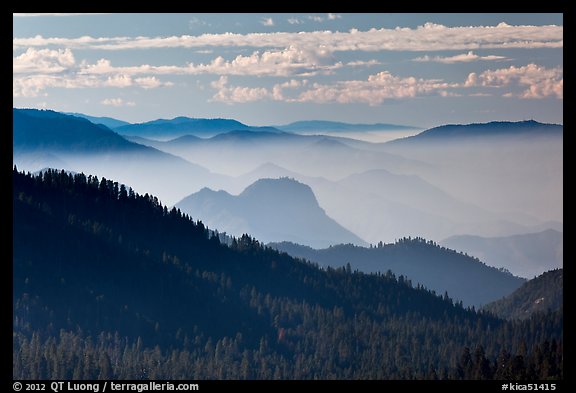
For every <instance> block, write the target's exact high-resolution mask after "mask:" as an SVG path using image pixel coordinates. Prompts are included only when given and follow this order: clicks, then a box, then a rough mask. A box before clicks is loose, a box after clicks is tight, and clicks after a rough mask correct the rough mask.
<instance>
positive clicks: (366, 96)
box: [297, 71, 458, 105]
mask: <svg viewBox="0 0 576 393" xmlns="http://www.w3.org/2000/svg"><path fill="white" fill-rule="evenodd" d="M454 87H458V85H457V84H450V83H447V82H444V81H442V80H440V79H422V78H415V77H404V78H403V77H399V76H394V75H392V74H391V73H389V72H388V71H383V72H379V73H377V74H375V75H370V76H369V77H368V79H367V80H349V81H340V82H336V83H333V84H325V85H323V84H319V83H314V84H313V85H312V88H311V89H309V90H306V91H304V92H303V93H302V94H301V95H300V96H299V98H298V100H297V101H299V102H314V103H331V102H333V103H341V104H350V103H366V104H369V105H378V104H381V103H383V102H384V101H386V100H393V99H401V98H414V97H416V96H421V95H429V94H434V93H438V94H440V93H439V92H440V91H445V89H448V88H454ZM442 94H443V95H446V93H442Z"/></svg>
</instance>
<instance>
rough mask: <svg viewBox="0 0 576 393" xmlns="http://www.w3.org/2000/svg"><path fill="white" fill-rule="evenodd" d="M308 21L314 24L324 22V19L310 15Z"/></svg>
mask: <svg viewBox="0 0 576 393" xmlns="http://www.w3.org/2000/svg"><path fill="white" fill-rule="evenodd" d="M308 19H310V20H311V21H313V22H318V23H320V22H324V18H323V17H321V16H318V15H308Z"/></svg>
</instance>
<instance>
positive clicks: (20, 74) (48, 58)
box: [12, 48, 171, 97]
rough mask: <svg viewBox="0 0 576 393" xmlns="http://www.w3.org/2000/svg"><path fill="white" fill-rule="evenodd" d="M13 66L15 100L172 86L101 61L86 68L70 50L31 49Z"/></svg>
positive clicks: (20, 56)
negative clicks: (59, 91)
mask: <svg viewBox="0 0 576 393" xmlns="http://www.w3.org/2000/svg"><path fill="white" fill-rule="evenodd" d="M12 62H13V79H12V91H13V95H14V97H36V96H38V95H40V94H43V92H44V90H46V89H48V88H64V89H78V88H97V87H115V88H126V87H131V86H134V87H140V88H143V89H151V88H156V87H160V86H170V85H171V83H170V82H161V81H160V80H158V79H157V78H156V77H154V76H143V77H139V78H135V79H134V78H133V77H132V76H131V75H130V74H129V73H123V72H115V71H114V69H113V67H112V66H111V64H110V62H109V61H106V60H102V61H99V62H98V63H96V64H95V65H87V64H86V63H85V62H82V63H80V64H78V63H77V62H76V60H75V58H74V55H73V53H72V51H71V50H70V49H64V50H63V49H58V50H51V49H40V50H37V49H34V48H28V50H26V52H24V53H22V54H20V55H19V56H16V57H13V59H12ZM90 70H92V71H96V72H90ZM105 71H107V72H105ZM44 94H45V93H44Z"/></svg>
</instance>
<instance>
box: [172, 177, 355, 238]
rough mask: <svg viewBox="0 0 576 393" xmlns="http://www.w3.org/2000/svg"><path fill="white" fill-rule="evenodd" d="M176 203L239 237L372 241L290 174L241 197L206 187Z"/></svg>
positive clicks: (248, 189) (267, 181)
mask: <svg viewBox="0 0 576 393" xmlns="http://www.w3.org/2000/svg"><path fill="white" fill-rule="evenodd" d="M176 207H178V208H179V209H181V210H182V211H183V212H186V213H188V214H189V215H191V216H192V217H196V218H199V219H201V220H202V221H203V222H205V223H206V224H207V225H208V226H210V227H211V228H218V229H219V230H221V231H226V232H227V233H230V234H233V235H237V236H239V235H242V234H243V233H247V234H250V235H252V236H255V237H257V238H258V239H260V240H262V241H264V242H271V241H283V240H290V241H298V242H301V243H304V244H309V245H312V246H316V247H327V246H328V245H331V244H338V243H354V244H366V243H365V242H364V241H363V240H362V239H360V238H359V237H358V236H356V235H355V234H353V233H352V232H350V231H349V230H347V229H345V228H344V227H342V226H341V225H340V224H338V223H337V222H336V221H334V220H333V219H332V218H330V217H328V216H327V215H326V213H325V212H324V210H323V209H322V208H321V207H320V206H319V205H318V202H317V200H316V197H315V195H314V193H313V192H312V190H311V189H310V187H309V186H307V185H305V184H302V183H300V182H298V181H296V180H293V179H289V178H280V179H260V180H258V181H256V182H255V183H253V184H251V185H250V186H248V187H246V189H245V190H244V191H243V192H242V193H241V194H239V195H238V196H234V195H230V194H228V193H227V192H225V191H212V190H210V189H207V188H205V189H202V190H201V191H199V192H197V193H195V194H192V195H190V196H188V197H186V198H184V199H183V200H182V201H180V202H178V203H177V204H176Z"/></svg>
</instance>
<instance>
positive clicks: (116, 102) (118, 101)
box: [100, 98, 136, 106]
mask: <svg viewBox="0 0 576 393" xmlns="http://www.w3.org/2000/svg"><path fill="white" fill-rule="evenodd" d="M100 103H101V104H102V105H108V106H136V103H135V102H133V101H124V100H123V99H122V98H106V99H104V100H102V101H100Z"/></svg>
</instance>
